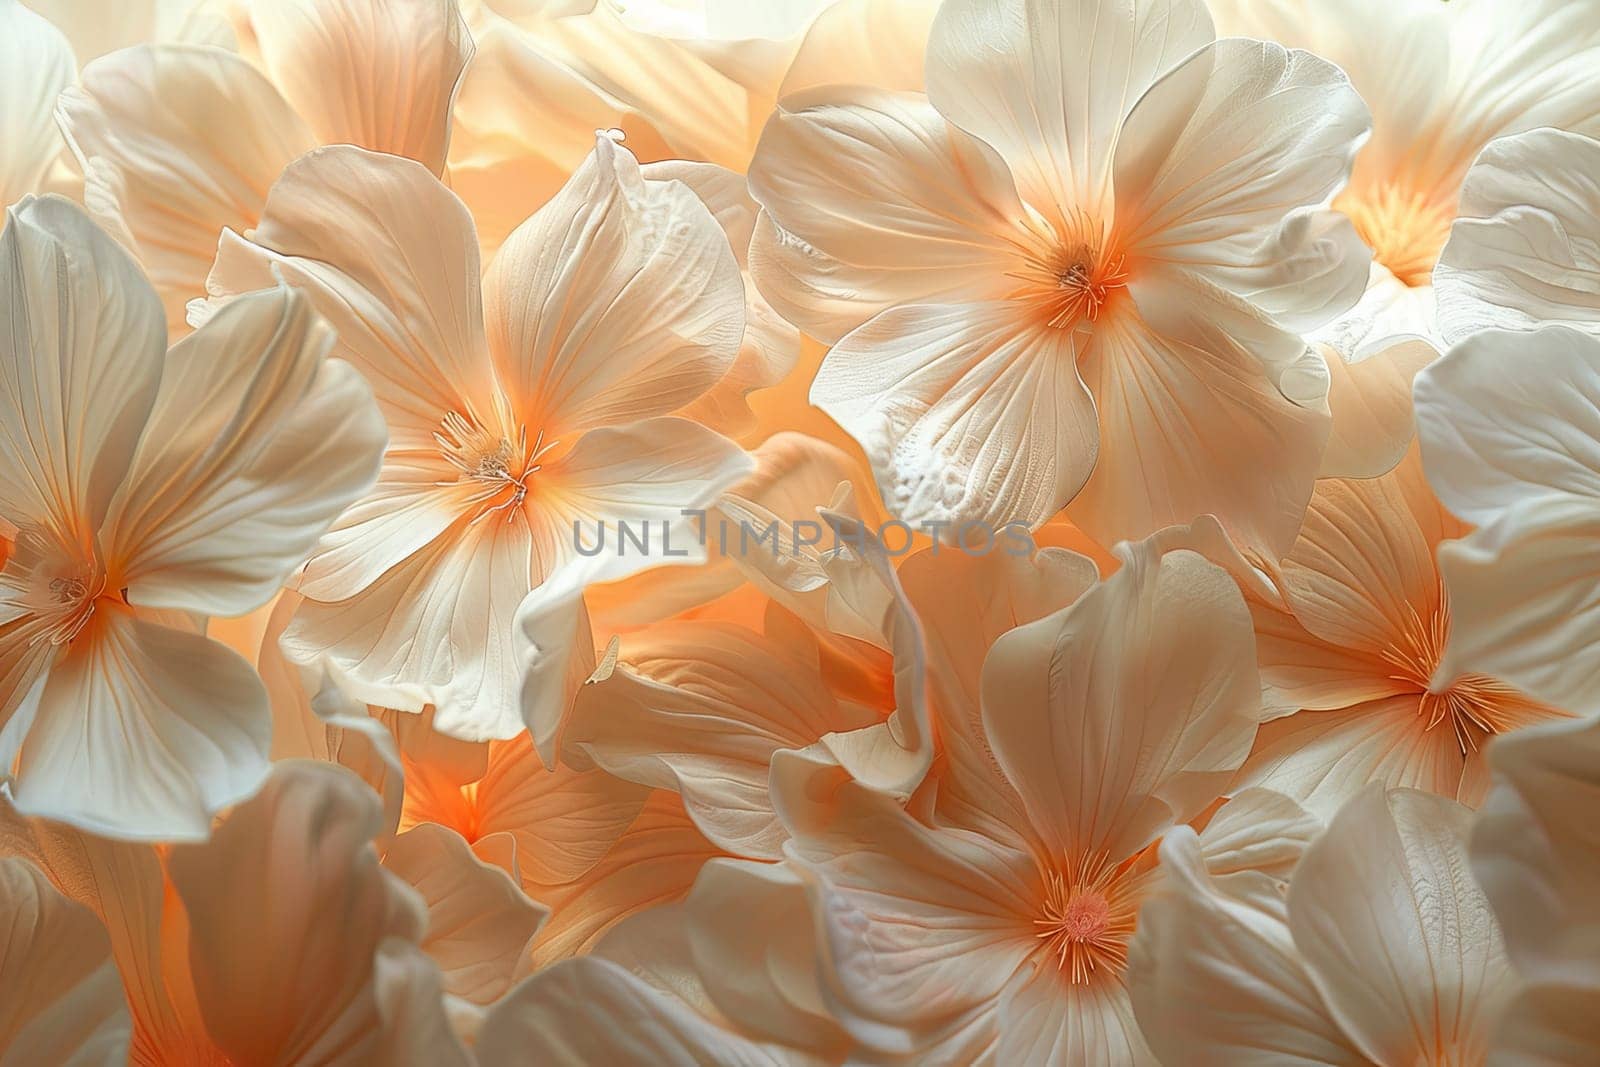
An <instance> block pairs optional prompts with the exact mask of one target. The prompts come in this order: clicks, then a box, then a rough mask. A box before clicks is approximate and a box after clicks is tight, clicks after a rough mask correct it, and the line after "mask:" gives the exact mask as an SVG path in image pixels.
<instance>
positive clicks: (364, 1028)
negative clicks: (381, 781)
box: [167, 762, 426, 1062]
mask: <svg viewBox="0 0 1600 1067" xmlns="http://www.w3.org/2000/svg"><path fill="white" fill-rule="evenodd" d="M380 825H381V815H380V810H379V805H378V798H377V797H376V796H374V795H373V794H372V793H371V792H370V791H369V790H368V789H367V787H366V786H365V785H363V784H362V783H361V782H360V781H358V780H357V779H356V778H354V777H353V776H351V775H349V774H348V773H346V772H345V771H343V770H339V769H337V768H334V767H329V766H327V765H325V764H318V763H301V762H291V763H284V764H280V765H278V767H277V768H276V769H275V770H274V771H273V774H272V777H271V778H270V779H269V780H268V783H267V785H266V787H265V788H263V789H262V791H261V793H260V794H259V795H258V796H257V797H255V798H253V799H252V800H251V801H249V802H248V803H245V804H241V805H240V806H239V807H238V808H236V809H234V811H233V812H231V813H230V814H229V816H228V817H227V818H225V819H224V820H223V821H222V822H221V824H220V825H219V826H218V827H217V830H216V832H215V834H214V835H213V837H212V839H211V841H209V842H207V843H205V844H202V845H186V846H178V847H176V848H174V849H173V851H172V854H171V855H170V857H169V858H168V861H167V868H168V872H169V877H170V878H171V883H172V887H173V889H175V890H176V891H177V895H178V897H179V898H180V899H181V900H182V902H183V907H184V909H185V911H186V912H187V918H188V926H189V966H190V969H191V971H192V973H193V976H194V989H195V995H196V997H197V998H198V1000H199V1004H200V1011H201V1013H202V1015H203V1016H204V1018H205V1028H206V1031H207V1033H208V1034H209V1036H210V1038H211V1040H212V1041H214V1042H215V1043H216V1046H217V1049H218V1051H220V1052H222V1053H223V1054H224V1055H226V1056H227V1057H229V1058H230V1059H232V1060H234V1061H235V1062H296V1061H298V1062H305V1061H317V1060H320V1059H323V1058H324V1057H331V1056H334V1055H336V1054H348V1055H351V1056H354V1057H355V1058H357V1059H358V1060H359V1059H361V1058H363V1052H362V1050H366V1051H367V1052H368V1053H370V1052H373V1051H375V1050H376V1048H377V1047H378V1046H379V1043H380V1042H381V1040H382V1037H381V1030H382V1019H381V1016H380V1014H379V1011H378V1008H377V1004H376V1003H375V1000H374V996H373V992H372V988H371V987H372V983H373V981H374V976H373V971H374V957H375V955H376V953H377V951H378V948H379V946H380V945H381V944H382V943H383V941H384V940H385V939H386V938H389V937H398V938H402V939H404V940H406V941H410V942H413V943H414V942H416V941H417V940H418V939H419V938H420V937H421V936H422V931H423V926H424V923H425V921H426V913H425V912H424V910H423V907H422V903H421V901H420V900H418V899H417V897H416V895H415V894H414V893H412V892H411V890H410V889H408V888H407V887H406V886H405V885H404V883H402V882H401V881H400V880H399V879H398V878H395V877H394V876H393V875H390V874H388V873H387V872H385V871H384V870H383V869H382V868H381V867H379V866H378V855H377V852H376V851H375V850H374V849H373V847H372V843H371V842H372V837H373V835H374V834H376V833H377V832H378V829H379V827H380Z"/></svg>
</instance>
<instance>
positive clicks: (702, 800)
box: [563, 622, 877, 860]
mask: <svg viewBox="0 0 1600 1067" xmlns="http://www.w3.org/2000/svg"><path fill="white" fill-rule="evenodd" d="M622 661H623V663H624V664H626V665H627V666H626V667H619V668H618V669H616V670H614V671H612V672H611V674H610V675H609V676H608V677H607V678H605V679H604V680H599V681H596V682H594V683H593V684H591V685H588V686H585V687H584V688H583V690H582V691H581V692H580V693H579V696H578V703H577V707H576V709H575V711H574V715H573V721H572V723H571V725H570V726H569V727H568V731H567V734H566V736H565V739H564V741H563V751H564V752H566V753H568V756H567V758H568V759H570V758H571V753H572V752H574V751H575V752H577V753H581V754H582V755H583V756H584V757H585V758H586V759H589V760H593V761H594V762H595V763H596V764H598V765H599V766H601V767H603V768H604V769H605V770H607V771H609V772H610V773H612V774H615V775H618V776H619V777H623V778H627V779H628V780H630V781H635V782H639V783H641V784H643V785H649V786H654V787H656V788H661V789H671V790H673V791H675V792H677V793H678V794H679V795H680V796H681V797H682V798H683V802H684V807H685V808H686V809H687V811H688V813H689V817H690V818H692V819H693V820H694V821H695V825H696V826H698V827H699V828H700V830H701V831H702V832H703V833H704V834H705V835H706V836H707V837H708V838H710V839H711V841H712V842H713V843H715V844H716V845H717V846H718V847H720V848H723V849H726V850H727V851H729V852H732V853H734V854H736V855H739V856H744V857H747V858H752V859H774V860H776V859H780V858H782V844H783V839H784V837H785V836H786V835H785V834H784V832H783V830H782V827H780V826H779V824H778V819H777V815H776V814H775V813H774V812H773V810H772V802H771V800H770V798H769V797H768V794H767V780H768V777H769V774H768V771H769V765H770V764H771V761H772V754H773V753H774V752H776V751H778V750H779V749H784V748H805V747H806V746H807V745H811V744H815V743H816V742H817V741H818V740H819V739H820V738H821V737H823V735H825V734H828V733H832V732H834V731H843V730H852V729H856V728H858V727H862V726H867V725H869V724H871V723H872V722H875V721H877V716H876V715H874V714H873V713H871V712H870V711H868V710H867V709H859V708H857V709H853V708H849V707H845V706H842V705H841V704H840V703H839V702H838V701H837V700H835V699H834V697H833V696H832V694H831V693H829V691H828V689H827V687H826V686H825V685H824V684H823V682H822V679H821V678H820V677H819V676H818V674H817V666H816V664H815V662H811V663H807V662H806V660H805V659H803V658H802V657H800V656H798V655H796V654H795V653H794V652H792V651H790V650H788V649H786V648H784V647H781V646H779V645H778V644H777V643H776V642H773V641H770V640H765V639H762V638H760V637H758V635H756V634H754V633H752V632H750V631H748V630H744V629H742V628H740V627H735V626H729V625H718V624H715V623H693V622H680V623H677V624H672V623H666V624H663V625H661V626H659V627H657V628H655V629H654V630H652V631H649V632H647V633H646V634H644V635H641V638H638V639H635V638H625V639H624V640H623V642H622Z"/></svg>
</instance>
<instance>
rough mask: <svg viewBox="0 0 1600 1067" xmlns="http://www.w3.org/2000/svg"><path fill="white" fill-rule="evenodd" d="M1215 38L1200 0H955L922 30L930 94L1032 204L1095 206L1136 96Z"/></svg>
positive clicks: (1104, 194) (1065, 211)
mask: <svg viewBox="0 0 1600 1067" xmlns="http://www.w3.org/2000/svg"><path fill="white" fill-rule="evenodd" d="M1213 38H1214V34H1213V33H1212V29H1211V17H1210V15H1208V14H1207V13H1206V9H1205V5H1204V4H1203V3H1200V2H1199V0H1162V2H1161V3H1154V4H1119V5H1117V6H1116V7H1114V8H1110V9H1108V8H1106V7H1105V5H1103V4H1102V3H1100V2H1099V0H999V2H995V0H954V2H951V3H947V4H945V5H943V6H942V7H941V8H940V10H939V14H938V16H937V17H936V18H935V19H934V22H933V30H932V32H931V34H930V36H929V38H928V59H927V80H928V95H929V97H930V98H931V99H932V101H933V103H934V106H935V107H937V108H938V109H939V111H940V112H941V113H942V114H943V115H945V116H946V117H947V118H949V119H950V121H951V122H953V123H955V124H956V125H957V126H960V127H961V128H962V129H964V130H966V131H968V132H969V133H972V134H975V135H977V136H978V137H981V138H983V140H985V141H987V142H988V143H989V144H991V145H993V146H994V148H995V150H996V151H998V152H999V153H1000V155H1002V156H1004V157H1005V159H1006V161H1007V162H1008V163H1010V164H1011V166H1012V168H1013V169H1014V170H1015V172H1016V174H1017V185H1018V187H1019V188H1020V189H1021V191H1022V195H1023V197H1024V198H1025V199H1026V200H1027V201H1028V202H1029V203H1030V204H1032V205H1033V206H1034V207H1035V208H1037V209H1039V210H1041V211H1047V212H1053V213H1054V215H1055V217H1057V218H1063V219H1064V218H1069V217H1071V213H1072V210H1073V209H1074V208H1081V209H1083V210H1086V211H1089V212H1090V213H1091V214H1097V213H1098V212H1099V209H1100V208H1101V207H1102V205H1103V204H1105V202H1106V200H1107V198H1108V197H1109V195H1110V192H1111V188H1110V186H1111V181H1112V155H1113V153H1114V152H1115V150H1116V144H1117V137H1118V135H1119V133H1120V131H1121V129H1122V125H1123V122H1124V120H1125V119H1126V118H1127V117H1128V114H1129V112H1130V111H1132V110H1133V107H1134V104H1135V102H1136V101H1137V100H1138V99H1139V98H1140V97H1141V96H1143V95H1144V93H1145V91H1146V90H1148V89H1149V88H1150V86H1151V85H1153V84H1154V83H1155V82H1156V80H1157V79H1159V78H1160V77H1161V76H1162V75H1163V74H1165V73H1166V72H1167V71H1168V70H1170V69H1171V68H1172V67H1174V66H1175V65H1176V64H1177V63H1178V61H1179V60H1182V59H1184V58H1185V57H1187V56H1188V55H1189V54H1190V53H1192V52H1194V51H1195V50H1196V49H1198V48H1201V47H1203V46H1205V45H1208V44H1210V43H1211V42H1212V40H1213Z"/></svg>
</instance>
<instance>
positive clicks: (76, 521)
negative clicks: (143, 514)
mask: <svg viewBox="0 0 1600 1067" xmlns="http://www.w3.org/2000/svg"><path fill="white" fill-rule="evenodd" d="M0 321H3V322H5V323H6V328H5V332H4V341H3V342H0V344H3V347H0V427H3V428H4V432H3V433H0V516H3V517H4V518H5V520H6V521H7V522H9V523H11V524H12V525H14V526H24V525H39V526H42V527H44V528H45V529H46V530H48V531H52V532H53V534H54V537H55V538H56V540H59V541H61V542H64V543H66V544H69V545H70V544H86V545H87V544H92V541H91V540H90V539H91V538H92V537H93V536H94V534H95V533H96V532H97V531H98V529H99V526H100V522H101V520H102V519H104V517H105V514H106V509H107V508H108V507H109V506H110V503H111V497H112V494H113V493H115V492H116V489H117V485H118V483H119V482H120V481H121V480H122V477H123V475H124V474H126V473H127V470H128V464H129V461H130V459H131V458H132V456H133V450H134V445H135V444H136V443H137V441H138V440H139V434H140V433H141V432H142V431H143V430H144V424H145V420H146V419H147V418H148V417H149V415H150V409H151V406H152V405H153V404H154V403H155V399H156V390H157V388H158V386H159V383H160V380H161V355H162V353H163V352H164V351H165V350H166V327H165V326H164V325H163V324H162V319H161V305H160V304H159V303H158V302H157V300H156V297H155V294H154V293H152V292H151V291H150V285H149V283H148V282H146V281H145V280H144V277H143V276H142V275H141V274H140V273H139V268H138V267H137V266H135V265H134V263H133V261H132V260H131V259H129V258H128V255H127V253H126V252H124V251H123V250H122V249H120V248H118V247H117V245H116V243H115V242H113V241H112V240H111V238H109V237H107V236H106V235H105V234H104V233H103V232H101V231H100V230H99V229H98V228H96V227H95V226H94V224H92V223H91V222H90V221H89V219H88V217H87V216H86V215H84V213H83V211H82V210H81V209H80V208H78V207H77V206H75V205H73V204H70V203H68V202H67V201H65V200H61V199H59V198H56V197H49V198H46V199H43V200H35V199H31V198H30V199H28V200H25V201H24V202H23V203H21V204H19V205H18V206H16V207H14V208H12V209H11V210H10V211H9V212H8V214H7V218H6V226H5V230H4V232H3V233H0Z"/></svg>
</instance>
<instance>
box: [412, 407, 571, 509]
mask: <svg viewBox="0 0 1600 1067" xmlns="http://www.w3.org/2000/svg"><path fill="white" fill-rule="evenodd" d="M433 440H434V443H435V444H437V445H438V446H439V454H440V455H441V456H443V457H444V459H445V462H447V463H449V464H450V465H451V466H452V467H454V468H455V469H456V470H457V471H458V472H459V473H458V475H457V477H456V484H459V483H461V482H471V483H475V485H476V488H475V491H474V492H473V494H472V496H471V497H469V498H468V502H469V503H470V504H472V505H473V506H475V507H477V508H478V509H479V510H478V513H477V514H476V515H475V516H473V519H472V521H473V522H477V521H479V520H480V519H483V518H484V517H485V516H488V515H490V514H493V513H494V512H497V511H504V512H506V521H507V522H510V521H511V520H512V519H514V518H515V517H516V515H517V509H518V508H520V507H521V506H522V502H523V501H524V500H525V499H527V496H528V479H529V478H530V477H532V476H533V475H535V474H537V473H538V472H539V470H540V469H541V467H542V464H540V462H539V460H540V459H541V458H543V457H544V456H545V454H547V453H548V452H549V451H550V450H551V449H552V448H554V447H555V446H556V445H557V444H559V443H560V442H557V441H551V442H550V443H549V444H545V442H544V431H542V430H541V431H540V432H539V435H538V436H537V437H536V438H534V442H533V448H532V449H531V450H530V449H529V448H528V434H527V430H526V429H524V428H521V427H519V428H518V429H517V431H516V441H515V442H513V441H512V440H511V439H510V438H508V437H506V436H504V435H503V434H501V433H499V432H497V431H493V430H489V429H486V428H485V427H483V426H481V425H479V424H478V423H477V422H474V421H473V420H471V419H468V418H466V417H465V416H463V415H459V414H457V413H456V412H454V411H452V412H450V413H449V414H447V415H446V416H445V417H444V419H443V420H442V421H441V422H440V429H439V430H437V431H435V433H434V435H433ZM439 484H441V485H448V484H451V483H448V482H441V483H439Z"/></svg>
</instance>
